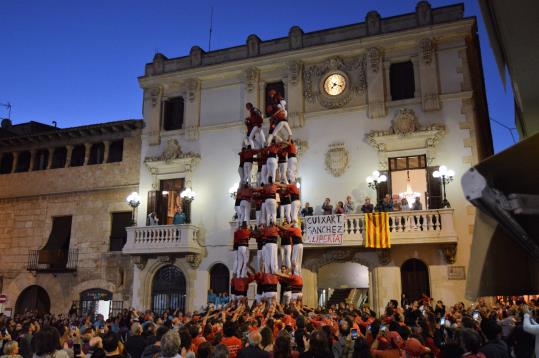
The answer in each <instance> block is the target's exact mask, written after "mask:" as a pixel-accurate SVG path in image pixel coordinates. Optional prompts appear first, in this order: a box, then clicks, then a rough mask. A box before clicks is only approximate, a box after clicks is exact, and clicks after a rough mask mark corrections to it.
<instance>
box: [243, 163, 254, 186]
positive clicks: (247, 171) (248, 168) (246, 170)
mask: <svg viewBox="0 0 539 358" xmlns="http://www.w3.org/2000/svg"><path fill="white" fill-rule="evenodd" d="M252 171H253V163H251V162H245V163H243V180H244V182H247V183H249V184H251V172H252Z"/></svg>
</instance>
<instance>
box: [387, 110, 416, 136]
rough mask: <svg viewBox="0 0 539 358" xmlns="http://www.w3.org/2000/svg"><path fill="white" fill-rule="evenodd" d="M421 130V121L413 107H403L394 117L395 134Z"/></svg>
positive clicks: (392, 127)
mask: <svg viewBox="0 0 539 358" xmlns="http://www.w3.org/2000/svg"><path fill="white" fill-rule="evenodd" d="M417 130H419V122H418V120H417V117H416V115H415V112H414V110H413V109H409V108H401V109H399V112H398V113H397V114H396V115H395V118H393V123H392V126H391V131H392V132H393V133H394V134H399V135H407V134H410V133H414V132H415V131H417Z"/></svg>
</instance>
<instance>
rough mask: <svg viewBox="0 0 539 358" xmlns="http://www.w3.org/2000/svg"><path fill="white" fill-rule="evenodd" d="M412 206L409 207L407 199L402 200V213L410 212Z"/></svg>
mask: <svg viewBox="0 0 539 358" xmlns="http://www.w3.org/2000/svg"><path fill="white" fill-rule="evenodd" d="M409 210H410V205H408V200H406V198H402V199H401V211H409Z"/></svg>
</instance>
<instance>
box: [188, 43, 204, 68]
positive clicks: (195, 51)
mask: <svg viewBox="0 0 539 358" xmlns="http://www.w3.org/2000/svg"><path fill="white" fill-rule="evenodd" d="M202 52H204V51H203V50H202V49H201V48H200V47H199V46H193V47H191V51H190V52H189V56H190V57H191V66H200V65H201V64H202Z"/></svg>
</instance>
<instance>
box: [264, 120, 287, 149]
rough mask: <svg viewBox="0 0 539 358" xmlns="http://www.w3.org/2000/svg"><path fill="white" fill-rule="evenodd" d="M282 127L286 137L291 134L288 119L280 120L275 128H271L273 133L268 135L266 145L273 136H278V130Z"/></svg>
mask: <svg viewBox="0 0 539 358" xmlns="http://www.w3.org/2000/svg"><path fill="white" fill-rule="evenodd" d="M283 128H284V129H285V130H286V133H287V134H288V137H291V136H292V130H290V126H289V125H288V121H287V120H284V121H280V122H279V123H277V125H276V126H275V129H273V133H272V134H270V135H268V145H270V144H271V141H272V140H273V137H278V136H279V132H280V131H281V129H283Z"/></svg>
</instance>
